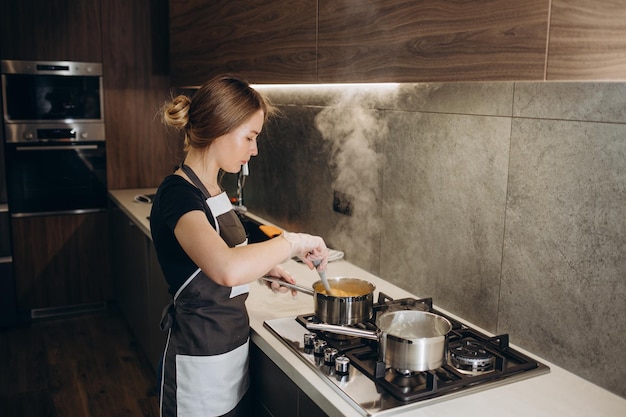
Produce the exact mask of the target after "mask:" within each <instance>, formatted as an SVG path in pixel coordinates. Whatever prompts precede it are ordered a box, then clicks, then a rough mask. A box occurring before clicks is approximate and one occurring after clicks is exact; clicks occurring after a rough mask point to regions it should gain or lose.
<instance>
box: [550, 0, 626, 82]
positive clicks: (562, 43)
mask: <svg viewBox="0 0 626 417" xmlns="http://www.w3.org/2000/svg"><path fill="white" fill-rule="evenodd" d="M547 79H548V80H624V79H626V1H624V0H594V1H588V0H552V17H551V24H550V45H549V49H548V61H547Z"/></svg>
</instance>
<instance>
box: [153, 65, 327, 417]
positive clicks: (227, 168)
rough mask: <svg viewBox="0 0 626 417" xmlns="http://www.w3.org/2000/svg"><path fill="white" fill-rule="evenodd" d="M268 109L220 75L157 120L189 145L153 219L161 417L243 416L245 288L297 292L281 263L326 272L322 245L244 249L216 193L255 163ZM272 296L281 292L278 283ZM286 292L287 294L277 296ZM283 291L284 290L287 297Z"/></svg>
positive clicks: (286, 241)
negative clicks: (226, 177)
mask: <svg viewBox="0 0 626 417" xmlns="http://www.w3.org/2000/svg"><path fill="white" fill-rule="evenodd" d="M273 110H274V109H273V107H272V106H271V105H270V104H269V102H267V101H266V100H265V99H264V98H263V97H262V96H261V95H260V94H259V93H258V92H257V91H255V90H254V89H252V88H251V87H250V86H249V85H248V84H247V83H246V82H244V81H242V80H240V79H238V78H236V77H233V76H220V77H217V78H215V79H213V80H211V81H209V82H208V83H206V84H205V85H203V86H202V87H201V88H200V89H199V90H198V91H197V92H196V93H195V94H194V95H193V98H189V97H187V96H184V95H180V96H177V97H175V98H174V99H173V100H172V101H171V102H169V103H167V104H166V105H165V106H164V107H163V119H164V122H165V123H166V124H168V125H171V126H174V127H176V128H177V129H179V130H181V131H182V132H183V133H184V136H185V151H186V156H185V159H184V161H183V163H182V164H181V167H180V168H178V169H177V170H176V171H175V172H174V173H173V174H172V175H169V176H167V177H166V178H165V179H164V181H163V183H162V184H161V185H160V187H159V189H158V191H157V193H156V196H155V198H154V203H153V206H152V212H151V215H150V226H151V230H152V238H153V241H154V245H155V248H156V252H157V257H158V259H159V263H160V265H161V269H162V270H163V274H164V276H165V278H166V280H167V282H168V285H169V291H170V293H171V294H172V296H173V301H172V303H170V305H169V306H168V307H167V309H166V314H164V318H163V322H162V324H161V326H162V328H163V329H168V331H169V334H168V338H167V344H166V346H165V351H164V354H163V359H162V372H161V415H162V416H163V417H165V416H167V417H170V416H172V417H173V416H178V417H195V416H202V417H206V416H219V415H228V416H235V415H245V406H244V404H245V401H242V398H243V396H244V394H245V393H246V391H247V388H248V385H249V382H248V373H247V368H248V344H249V339H248V335H249V322H248V314H247V311H246V307H245V300H246V298H247V293H248V284H249V283H250V282H252V281H255V280H257V279H258V278H259V277H261V276H263V275H269V276H272V277H276V278H279V279H282V280H284V281H287V282H291V283H294V282H295V281H294V279H293V278H292V277H291V276H290V274H289V273H287V272H286V271H285V270H283V269H282V268H281V267H280V265H279V263H281V262H283V261H284V260H285V259H287V258H289V257H292V256H298V257H300V258H301V259H302V260H303V261H304V262H305V263H306V264H307V265H308V266H309V267H310V268H313V262H314V261H315V262H316V263H317V261H320V264H319V266H318V270H320V271H321V270H325V268H326V263H327V257H328V250H327V248H326V245H325V244H324V241H323V240H322V238H320V237H317V236H311V235H307V234H302V233H288V232H284V233H283V234H282V235H281V236H279V237H276V238H274V239H271V240H268V241H266V242H262V243H255V244H250V245H247V239H246V234H245V231H244V229H243V226H242V225H241V222H240V221H239V218H238V217H237V215H236V213H235V212H234V211H233V210H232V205H231V203H230V201H229V199H228V197H227V195H226V193H224V192H223V191H222V189H221V188H220V186H219V177H220V175H221V174H220V173H221V172H222V171H224V172H230V173H236V172H238V171H239V170H240V169H241V166H242V165H244V164H245V163H247V162H248V161H249V159H250V158H251V157H252V156H256V155H257V153H258V149H257V142H256V141H257V136H258V135H259V133H260V132H261V129H262V127H263V123H264V122H265V120H266V119H267V118H268V116H270V115H271V113H272V112H273ZM272 285H273V286H275V288H274V289H275V290H276V289H278V286H276V284H272ZM280 288H283V287H280ZM282 291H285V290H284V288H283V289H282Z"/></svg>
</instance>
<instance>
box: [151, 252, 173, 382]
mask: <svg viewBox="0 0 626 417" xmlns="http://www.w3.org/2000/svg"><path fill="white" fill-rule="evenodd" d="M148 257H149V262H148V264H149V268H150V269H149V277H148V289H149V294H148V300H149V314H150V316H149V320H148V323H147V327H148V328H149V329H150V341H149V344H148V348H147V351H146V354H147V355H148V359H149V361H150V364H151V365H152V366H153V367H154V370H155V371H156V370H157V367H158V364H159V360H160V359H161V355H162V354H163V348H164V347H165V341H166V339H167V332H162V331H161V329H160V327H159V324H160V323H161V313H162V312H163V308H164V307H165V306H166V305H167V304H168V303H169V302H170V300H171V299H172V296H171V295H170V293H169V292H168V291H167V282H166V281H165V277H164V276H163V273H162V272H161V265H159V261H158V259H157V256H156V251H155V249H154V244H153V243H152V241H150V242H149V250H148Z"/></svg>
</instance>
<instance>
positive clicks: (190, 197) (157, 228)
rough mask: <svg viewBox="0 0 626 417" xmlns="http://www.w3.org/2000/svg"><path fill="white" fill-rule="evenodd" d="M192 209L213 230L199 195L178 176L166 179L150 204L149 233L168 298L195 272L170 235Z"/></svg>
mask: <svg viewBox="0 0 626 417" xmlns="http://www.w3.org/2000/svg"><path fill="white" fill-rule="evenodd" d="M193 210H201V211H203V212H205V213H206V216H207V219H208V220H209V222H210V223H211V225H212V226H213V227H215V224H214V223H215V221H214V219H213V215H212V214H211V212H210V210H209V208H208V206H207V204H206V202H205V199H204V197H203V196H202V192H201V191H200V190H199V189H198V188H196V187H195V186H194V185H192V184H190V183H189V182H187V181H186V180H185V179H184V178H183V177H181V176H179V175H169V176H167V177H166V178H165V179H164V180H163V182H162V183H161V185H160V186H159V189H158V190H157V193H156V196H155V197H154V201H153V203H152V211H151V213H150V230H151V232H152V241H153V242H154V247H155V249H156V253H157V258H158V259H159V264H160V265H161V270H162V271H163V274H164V275H165V279H166V280H167V283H168V285H169V292H170V294H172V295H174V294H176V291H178V289H179V288H180V287H181V285H183V283H184V282H185V281H186V280H187V278H189V276H190V275H191V274H192V273H193V272H195V271H196V270H197V269H198V266H197V265H196V264H195V263H194V262H193V261H192V260H191V258H190V257H189V256H188V255H187V254H186V253H185V251H184V250H183V248H182V247H181V246H180V244H179V243H178V240H176V236H174V227H175V226H176V223H178V220H180V218H181V217H182V216H183V215H184V214H186V213H188V212H190V211H193Z"/></svg>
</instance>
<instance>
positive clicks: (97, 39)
mask: <svg viewBox="0 0 626 417" xmlns="http://www.w3.org/2000/svg"><path fill="white" fill-rule="evenodd" d="M100 16H101V1H100V0H81V1H72V0H46V1H40V0H20V1H15V0H0V55H1V56H2V58H3V59H19V60H50V61H61V60H63V61H87V62H102V37H101V33H102V31H101V23H100V22H101V21H100Z"/></svg>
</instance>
